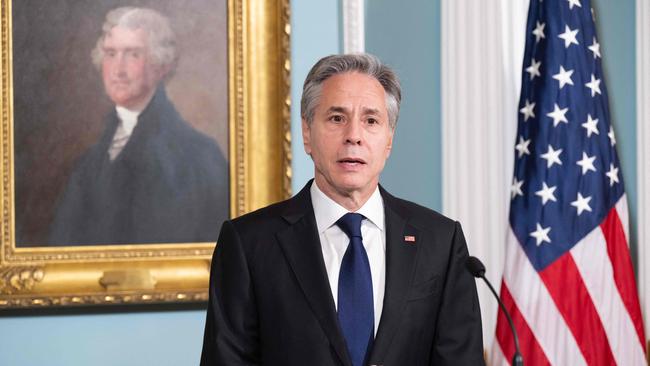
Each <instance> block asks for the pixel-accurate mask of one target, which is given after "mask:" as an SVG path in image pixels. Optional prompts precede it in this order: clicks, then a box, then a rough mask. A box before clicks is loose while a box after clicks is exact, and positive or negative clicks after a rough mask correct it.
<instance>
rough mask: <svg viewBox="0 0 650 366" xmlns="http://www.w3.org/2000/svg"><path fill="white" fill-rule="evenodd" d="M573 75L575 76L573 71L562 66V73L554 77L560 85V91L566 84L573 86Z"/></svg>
mask: <svg viewBox="0 0 650 366" xmlns="http://www.w3.org/2000/svg"><path fill="white" fill-rule="evenodd" d="M571 75H573V70H565V69H564V67H563V66H562V65H560V72H558V73H557V74H555V75H553V79H555V80H557V81H558V82H559V83H560V90H562V88H564V86H565V85H566V84H569V85H573V80H571Z"/></svg>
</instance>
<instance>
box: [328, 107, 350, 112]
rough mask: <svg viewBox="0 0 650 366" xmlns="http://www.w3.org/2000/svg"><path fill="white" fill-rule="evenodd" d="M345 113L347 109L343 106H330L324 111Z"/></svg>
mask: <svg viewBox="0 0 650 366" xmlns="http://www.w3.org/2000/svg"><path fill="white" fill-rule="evenodd" d="M333 112H334V113H345V112H347V109H346V108H345V107H339V106H332V107H329V108H327V111H326V113H333Z"/></svg>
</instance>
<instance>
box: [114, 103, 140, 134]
mask: <svg viewBox="0 0 650 366" xmlns="http://www.w3.org/2000/svg"><path fill="white" fill-rule="evenodd" d="M115 110H116V111H117V116H118V117H119V119H120V121H122V128H123V129H124V130H125V131H126V133H127V134H128V135H130V134H131V133H132V132H133V129H134V128H135V125H136V124H137V123H138V116H139V115H140V111H132V110H130V109H127V108H124V107H121V106H115Z"/></svg>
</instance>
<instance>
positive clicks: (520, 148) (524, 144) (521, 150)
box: [515, 136, 530, 158]
mask: <svg viewBox="0 0 650 366" xmlns="http://www.w3.org/2000/svg"><path fill="white" fill-rule="evenodd" d="M528 145H530V139H528V140H524V138H523V137H522V136H519V143H518V144H517V145H515V150H517V153H518V154H519V157H520V158H521V157H522V156H524V155H530V151H529V150H528Z"/></svg>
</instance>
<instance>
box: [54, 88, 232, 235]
mask: <svg viewBox="0 0 650 366" xmlns="http://www.w3.org/2000/svg"><path fill="white" fill-rule="evenodd" d="M118 123H119V120H118V117H117V113H116V112H115V110H113V111H112V113H110V114H109V115H108V117H107V128H106V131H105V132H104V134H103V135H102V137H101V139H100V140H99V142H98V143H97V144H95V145H94V146H92V147H91V148H90V149H89V150H88V151H87V152H86V153H85V154H84V155H83V156H82V157H81V159H80V160H79V161H78V162H77V164H76V166H75V168H74V171H73V172H72V175H71V177H70V179H69V181H68V185H67V187H66V190H65V192H64V194H63V196H62V198H61V200H60V202H59V204H58V207H57V212H56V215H55V219H54V221H53V224H52V227H51V230H50V237H49V244H50V245H87V244H127V243H178V242H215V241H216V239H217V236H218V228H219V226H220V225H221V222H223V221H224V220H225V219H227V218H228V209H229V205H228V166H227V163H226V160H225V159H224V157H223V155H222V153H221V152H220V150H219V149H218V148H217V145H216V144H215V142H214V141H213V140H212V139H210V138H209V137H207V136H205V135H203V134H201V133H200V132H198V131H196V130H195V129H194V128H192V127H191V126H190V125H189V124H188V123H186V122H185V121H184V120H183V118H182V117H181V116H180V115H179V114H178V112H177V111H176V109H175V108H174V106H173V105H172V103H171V102H170V101H169V100H168V99H167V96H166V94H165V92H164V90H163V89H162V88H159V90H158V91H157V92H156V94H155V95H154V97H153V98H152V100H151V102H150V103H149V105H148V106H147V108H146V109H145V110H144V111H142V113H141V114H140V116H139V117H138V123H137V125H136V127H135V129H134V130H133V133H132V135H131V137H130V139H129V141H128V143H127V144H126V146H125V147H124V149H123V150H122V152H121V153H120V154H119V155H118V156H117V158H116V159H115V160H114V161H111V160H110V159H109V157H108V152H107V151H108V148H109V146H110V144H111V142H112V139H113V135H114V134H115V130H116V128H117V126H118Z"/></svg>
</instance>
